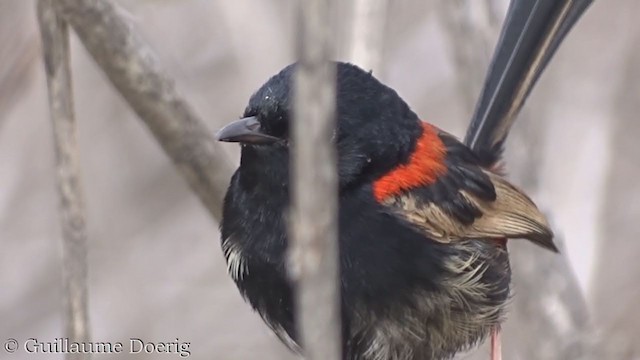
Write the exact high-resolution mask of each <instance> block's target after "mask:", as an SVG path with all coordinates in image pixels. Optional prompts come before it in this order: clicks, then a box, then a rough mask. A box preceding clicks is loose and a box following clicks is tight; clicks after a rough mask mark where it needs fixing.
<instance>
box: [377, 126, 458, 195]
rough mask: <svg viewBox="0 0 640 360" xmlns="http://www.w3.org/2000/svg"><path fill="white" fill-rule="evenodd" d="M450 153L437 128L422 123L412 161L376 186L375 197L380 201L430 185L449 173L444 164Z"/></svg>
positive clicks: (391, 173)
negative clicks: (405, 191) (420, 133)
mask: <svg viewBox="0 0 640 360" xmlns="http://www.w3.org/2000/svg"><path fill="white" fill-rule="evenodd" d="M446 153H447V150H446V148H445V145H444V144H443V143H442V140H440V137H439V136H438V131H437V129H436V128H435V127H434V126H433V125H430V124H428V123H426V122H422V135H420V138H419V139H418V141H417V142H416V147H415V149H414V150H413V153H412V154H411V157H410V158H409V162H407V163H406V164H401V165H398V166H397V167H395V168H394V169H393V170H391V171H390V172H389V173H387V174H386V175H384V176H382V177H381V178H379V179H378V180H376V181H375V182H374V183H373V194H374V196H375V198H376V200H377V201H378V202H382V201H383V200H385V199H386V198H388V197H389V196H393V195H398V194H400V193H401V192H402V191H404V190H409V189H412V188H415V187H419V186H424V185H431V184H433V183H435V182H436V180H437V179H438V177H440V176H442V175H444V174H445V173H446V172H447V166H446V165H445V163H444V159H445V156H446Z"/></svg>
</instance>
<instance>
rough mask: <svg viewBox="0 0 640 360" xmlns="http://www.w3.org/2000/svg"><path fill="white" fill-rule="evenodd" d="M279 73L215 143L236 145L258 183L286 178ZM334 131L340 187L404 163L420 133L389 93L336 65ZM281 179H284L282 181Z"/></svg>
mask: <svg viewBox="0 0 640 360" xmlns="http://www.w3.org/2000/svg"><path fill="white" fill-rule="evenodd" d="M295 68H296V64H292V65H289V66H287V67H286V68H284V69H283V70H282V71H280V72H279V73H278V74H276V75H275V76H273V77H272V78H270V79H269V80H268V81H267V82H266V83H265V84H264V85H263V86H262V87H260V89H258V91H256V92H255V94H253V96H251V99H250V100H249V105H248V106H247V108H246V109H245V111H244V115H243V117H242V119H240V120H237V121H235V122H233V123H231V124H229V125H227V126H225V127H224V128H222V129H221V130H220V131H219V132H218V134H217V138H218V140H220V141H226V142H238V143H240V144H241V145H242V160H241V168H243V169H244V168H252V169H254V170H256V171H259V172H260V173H261V174H260V175H261V177H262V178H263V179H262V180H266V179H264V177H265V176H267V177H269V176H271V177H279V178H280V179H284V178H286V177H287V176H288V173H287V169H288V159H289V155H288V154H289V143H290V140H291V141H292V140H293V139H291V138H290V135H291V134H290V125H291V121H294V119H293V116H292V107H293V99H292V97H293V93H294V91H293V74H294V71H295ZM336 75H337V78H336V91H337V97H336V101H337V102H336V129H335V133H334V137H333V139H334V142H335V145H336V148H337V151H338V173H339V178H340V187H341V188H344V187H346V186H349V185H351V184H353V183H356V182H361V181H368V180H372V179H374V178H376V177H379V176H380V175H381V174H384V173H386V172H387V171H389V170H390V169H392V168H393V167H395V166H397V165H398V164H399V163H401V162H404V161H406V159H407V158H408V156H409V155H410V153H411V151H412V149H413V146H414V144H415V141H416V139H417V138H418V137H420V133H421V131H422V128H421V125H420V121H419V120H418V117H417V116H416V115H415V113H413V112H412V111H411V109H410V108H409V106H408V105H407V104H406V103H405V102H404V101H403V100H402V99H401V98H400V96H398V94H397V93H396V92H395V91H394V90H393V89H391V88H389V87H387V86H385V85H383V84H382V83H381V82H379V81H378V80H377V79H376V78H374V77H373V75H372V74H371V73H368V72H366V71H364V70H362V69H360V68H358V67H357V66H355V65H351V64H347V63H336ZM283 175H284V176H285V177H283Z"/></svg>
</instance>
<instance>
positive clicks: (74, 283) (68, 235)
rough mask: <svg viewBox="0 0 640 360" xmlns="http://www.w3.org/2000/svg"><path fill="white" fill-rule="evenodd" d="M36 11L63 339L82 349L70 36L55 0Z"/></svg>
mask: <svg viewBox="0 0 640 360" xmlns="http://www.w3.org/2000/svg"><path fill="white" fill-rule="evenodd" d="M37 10H38V20H39V23H40V31H41V36H42V47H43V56H44V64H45V70H46V75H47V85H48V88H49V106H50V112H51V121H52V122H53V135H54V144H55V155H56V177H57V182H58V193H59V197H60V213H61V223H62V266H63V269H62V274H63V281H64V289H65V297H64V307H65V310H66V311H65V328H66V330H65V331H66V332H65V337H67V338H69V341H70V342H78V343H82V342H88V341H89V316H88V311H87V230H86V215H85V214H86V211H85V206H84V199H83V193H82V186H81V182H80V163H79V156H78V155H79V152H78V143H77V139H76V132H77V131H76V122H75V119H74V112H73V92H72V89H71V69H70V54H69V32H68V27H67V24H66V23H65V22H64V21H63V20H62V19H61V18H60V17H59V16H58V15H57V14H56V13H55V11H54V10H53V0H39V1H38V5H37ZM66 358H67V359H70V360H71V359H73V360H81V359H82V360H86V359H89V358H90V355H89V354H88V353H79V354H67V355H66Z"/></svg>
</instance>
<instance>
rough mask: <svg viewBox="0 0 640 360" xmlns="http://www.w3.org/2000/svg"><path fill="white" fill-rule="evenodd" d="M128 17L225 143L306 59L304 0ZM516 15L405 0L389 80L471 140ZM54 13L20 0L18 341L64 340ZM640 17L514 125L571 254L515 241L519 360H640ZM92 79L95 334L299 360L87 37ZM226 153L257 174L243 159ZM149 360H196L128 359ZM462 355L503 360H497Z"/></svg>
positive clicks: (618, 21) (619, 18)
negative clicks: (46, 61) (251, 296)
mask: <svg viewBox="0 0 640 360" xmlns="http://www.w3.org/2000/svg"><path fill="white" fill-rule="evenodd" d="M116 3H117V4H118V5H119V11H120V12H121V14H122V15H123V16H124V17H126V18H127V20H128V22H129V23H130V24H131V26H133V27H134V28H135V29H136V31H139V32H140V33H141V36H142V37H143V38H144V39H145V40H146V41H147V42H149V43H150V45H151V47H152V48H153V49H154V50H155V51H156V52H157V53H158V56H159V58H160V59H161V62H162V64H163V66H164V67H165V69H166V70H167V71H168V73H169V74H170V75H171V76H172V77H173V78H174V79H175V81H176V85H177V87H178V88H179V90H180V91H181V92H182V93H183V95H184V96H185V98H186V99H188V101H189V102H190V104H191V105H192V106H193V108H194V109H195V111H196V113H197V114H199V116H200V117H202V118H203V119H205V120H206V122H207V125H208V127H209V129H210V131H212V132H213V131H215V130H216V129H217V128H219V127H220V126H221V125H222V124H225V123H227V122H228V121H230V120H232V119H235V118H237V117H238V116H239V115H241V113H242V111H243V109H244V106H245V103H246V101H247V100H248V98H249V96H250V95H251V93H252V91H253V90H255V89H257V87H258V86H259V85H261V84H262V83H263V82H264V81H265V80H266V79H267V78H268V77H269V76H271V75H273V74H274V73H276V72H277V71H278V70H279V69H280V68H282V67H284V66H285V65H287V64H289V63H290V62H292V61H293V60H294V49H293V47H292V44H293V35H295V34H296V32H295V18H294V15H295V11H294V6H293V5H294V1H291V0H289V1H287V0H269V1H266V0H262V1H255V0H236V1H225V0H210V1H206V0H119V1H116ZM507 4H508V1H506V0H483V1H478V0H476V1H471V0H432V1H423V0H399V1H389V4H388V9H387V10H386V11H385V12H384V21H383V22H384V25H385V28H384V31H383V36H382V40H381V41H382V45H383V46H382V57H381V58H380V59H379V61H378V62H376V63H375V65H371V66H373V73H374V75H375V76H377V77H378V78H380V79H381V80H383V82H385V83H387V84H388V85H390V86H391V87H393V88H395V89H396V90H397V91H398V92H399V94H400V95H401V96H402V97H403V98H404V99H405V100H406V101H407V102H408V103H409V104H410V105H411V106H412V108H413V109H414V110H415V111H416V113H418V115H419V116H421V117H422V118H423V119H424V120H427V121H430V122H432V123H435V124H437V125H438V126H439V127H441V128H443V129H446V130H448V131H450V132H452V133H454V134H457V135H458V136H462V135H463V134H464V130H465V127H466V124H467V121H468V119H469V118H470V115H471V112H472V110H473V102H474V100H475V97H476V96H477V93H478V91H479V88H480V84H481V80H482V77H483V76H484V72H485V69H486V66H487V63H488V59H489V56H490V55H491V52H492V49H493V46H494V44H495V40H496V37H497V34H498V30H499V27H500V24H501V21H502V16H503V15H504V12H505V10H506V6H507ZM34 9H35V4H34V1H32V0H0V244H1V246H2V251H0V340H2V341H4V339H6V338H16V339H18V340H19V341H21V342H22V341H24V340H26V339H27V338H30V337H32V338H38V339H39V340H40V341H53V339H54V338H56V337H60V336H63V311H62V300H61V299H62V295H63V290H62V287H61V276H62V275H61V257H60V244H61V235H60V233H61V229H60V224H59V213H58V204H57V193H56V188H55V178H54V174H55V167H54V164H55V159H54V153H53V143H52V128H51V122H50V119H49V110H48V103H47V89H46V78H45V75H44V71H43V70H44V68H43V65H42V60H41V53H40V38H39V33H38V27H37V22H36V17H35V11H34ZM638 13H640V2H638V1H636V0H617V1H596V2H595V4H593V6H592V7H591V8H590V9H589V10H588V11H587V13H586V15H585V16H584V17H583V19H582V20H581V21H580V22H579V23H578V25H577V26H576V28H575V29H574V31H572V33H571V34H570V35H569V36H568V38H567V40H566V41H565V43H564V44H563V46H561V48H560V50H559V52H558V54H557V56H556V57H555V59H554V61H552V63H551V65H550V66H549V68H548V69H547V71H546V73H545V74H544V75H543V77H542V79H541V81H540V82H539V84H538V85H537V87H536V88H535V90H534V92H533V94H532V97H531V98H530V100H529V102H528V105H527V106H526V108H525V109H524V111H523V113H522V115H521V119H520V121H519V122H518V123H517V125H516V126H515V128H514V129H513V132H512V136H511V138H510V141H509V143H508V145H507V151H506V155H507V156H506V158H507V169H508V171H509V173H510V174H511V177H512V178H513V179H514V182H515V183H517V184H519V185H521V186H523V187H525V188H526V189H527V190H528V192H529V194H531V195H532V197H533V198H534V199H535V200H536V202H537V203H538V204H539V206H540V207H541V208H542V209H543V210H544V211H545V212H546V213H548V214H549V215H550V217H551V218H552V222H553V224H554V229H555V232H556V234H557V236H558V238H559V239H560V240H561V241H562V242H563V251H562V255H560V256H557V255H552V254H546V253H544V252H542V251H540V250H538V249H537V248H534V247H533V246H532V245H529V244H524V243H520V242H517V241H514V242H512V243H511V244H512V245H510V249H511V252H512V264H513V267H514V273H515V279H514V294H515V298H514V301H513V304H512V311H511V314H510V315H509V319H508V321H507V323H506V325H505V328H504V331H505V335H504V347H505V359H509V360H511V359H625V360H626V359H640V342H639V341H637V340H638V339H640V311H638V310H637V304H639V303H640V261H638V257H639V256H640V241H639V238H640V224H639V221H640V181H639V180H638V177H639V176H640V147H639V146H638V144H637V141H638V140H637V139H638V137H639V136H640V121H638V119H637V117H638V114H640V25H638V21H637V14H638ZM352 14H353V9H352V8H351V2H347V1H345V2H341V3H340V5H339V9H337V10H336V23H335V24H334V26H335V29H336V32H337V34H338V35H337V37H336V40H337V41H338V50H337V56H336V57H337V58H338V59H343V60H348V59H350V56H351V49H352V44H351V34H352V29H353V27H354V24H353V23H352V22H351V21H350V19H351V18H352ZM72 67H73V76H74V79H73V80H74V82H73V86H74V91H75V107H76V116H77V120H78V126H79V141H80V148H81V154H80V157H81V165H82V180H83V186H84V190H85V195H86V202H87V208H88V231H89V311H90V320H91V336H92V339H93V340H94V341H103V342H104V341H128V339H129V338H130V337H136V338H141V339H144V340H146V341H155V342H157V341H163V342H167V341H175V339H179V341H186V342H190V343H191V347H190V350H191V358H193V359H216V360H218V359H219V360H236V359H237V360H249V359H265V360H276V359H284V360H286V359H294V358H295V357H294V356H292V355H291V354H289V353H288V351H287V350H286V349H285V348H284V347H283V346H282V345H280V343H279V342H278V340H277V339H276V338H275V336H273V335H271V334H270V332H269V330H268V328H267V327H266V326H265V325H263V323H262V321H261V320H260V318H259V316H257V315H256V314H254V313H252V311H251V310H250V308H249V306H248V305H246V304H245V303H244V302H243V300H242V299H241V297H240V295H239V294H238V292H237V290H236V288H235V286H234V285H233V283H232V281H231V279H230V278H229V277H228V276H227V274H226V266H225V264H224V261H223V257H222V254H221V251H220V246H219V233H218V229H217V224H216V223H215V222H214V221H212V219H211V218H210V217H209V214H208V213H207V212H206V211H205V209H204V208H203V206H202V205H201V204H200V202H199V201H198V199H197V198H196V197H195V196H194V195H193V193H192V192H191V191H190V190H189V188H188V187H187V185H186V183H185V182H184V181H183V179H182V178H181V177H180V176H179V174H178V173H177V172H176V170H175V168H174V166H173V164H172V163H171V161H170V160H169V158H168V157H167V156H166V155H165V154H164V153H163V152H162V151H161V149H160V147H159V146H158V144H157V143H156V142H155V140H154V139H153V137H152V136H151V135H150V133H149V131H148V129H147V128H146V127H145V125H144V124H143V123H142V122H141V121H139V119H137V118H136V116H135V115H134V114H133V113H132V111H131V110H130V109H129V108H128V106H127V105H126V103H125V102H124V101H123V100H122V98H121V97H120V95H119V94H118V93H117V92H116V91H115V90H114V89H113V87H112V86H111V84H110V83H109V82H108V80H107V79H106V77H105V76H104V74H103V73H102V72H101V70H100V68H99V67H98V66H97V65H96V64H95V63H94V61H93V60H92V59H91V58H90V57H89V55H88V54H87V53H86V51H85V49H84V48H83V46H82V45H81V43H80V42H79V41H78V40H77V38H76V37H75V36H73V35H72ZM224 150H225V151H227V152H228V153H227V154H225V156H229V157H230V158H231V159H233V161H234V163H235V162H237V160H238V151H237V150H238V149H237V148H236V147H235V146H232V145H229V146H226V147H225V148H224ZM0 354H1V355H0V358H1V359H5V358H6V359H23V358H24V359H27V358H47V359H61V358H62V355H52V354H45V355H42V354H40V355H32V356H27V354H25V353H24V352H18V353H15V354H6V353H4V352H0ZM96 357H100V358H110V356H107V355H102V356H96ZM111 357H114V358H115V356H111ZM130 357H131V358H136V359H157V358H159V357H161V358H167V359H168V358H171V357H177V355H167V354H160V355H158V354H147V355H145V354H138V355H123V356H121V358H130ZM460 358H465V359H471V358H473V359H487V358H488V350H487V349H486V347H481V348H480V349H478V350H476V351H472V352H470V353H469V354H464V355H461V356H460Z"/></svg>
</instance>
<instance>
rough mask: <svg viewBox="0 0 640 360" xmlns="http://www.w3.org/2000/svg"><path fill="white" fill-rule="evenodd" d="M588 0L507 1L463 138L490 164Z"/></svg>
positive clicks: (588, 3) (484, 161)
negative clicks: (492, 51)
mask: <svg viewBox="0 0 640 360" xmlns="http://www.w3.org/2000/svg"><path fill="white" fill-rule="evenodd" d="M591 2H592V0H512V1H511V4H510V5H509V10H508V11H507V16H506V19H505V22H504V25H503V27H502V32H501V34H500V38H499V40H498V44H497V45H496V50H495V52H494V54H493V59H492V60H491V65H490V66H489V71H488V73H487V77H486V79H485V82H484V85H483V89H482V92H481V94H480V98H479V99H478V102H477V104H476V108H475V112H474V114H473V117H472V119H471V123H470V124H469V128H468V130H467V134H466V136H465V139H464V142H465V144H467V145H468V146H469V147H471V148H472V149H473V150H474V151H475V152H476V153H477V154H478V155H479V156H480V158H481V159H482V161H483V163H485V164H487V165H493V164H495V163H496V162H497V161H498V160H499V158H500V156H501V155H502V149H503V145H504V142H505V139H506V138H507V135H508V133H509V129H510V128H511V125H512V124H513V121H514V119H515V117H516V116H517V115H518V112H519V111H520V108H521V107H522V105H523V103H524V101H525V100H526V99H527V96H528V95H529V92H531V89H532V87H533V86H534V85H535V83H536V81H537V80H538V78H539V77H540V74H541V73H542V71H543V70H544V68H545V66H546V65H547V63H548V62H549V60H550V59H551V57H552V56H553V54H554V53H555V51H556V49H557V48H558V46H559V45H560V43H561V42H562V40H563V39H564V37H565V35H566V34H567V33H568V32H569V30H570V29H571V28H572V27H573V25H574V24H575V23H576V21H577V20H578V19H579V18H580V16H581V15H582V13H583V12H584V11H585V10H586V9H587V7H588V6H589V5H590V4H591Z"/></svg>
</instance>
